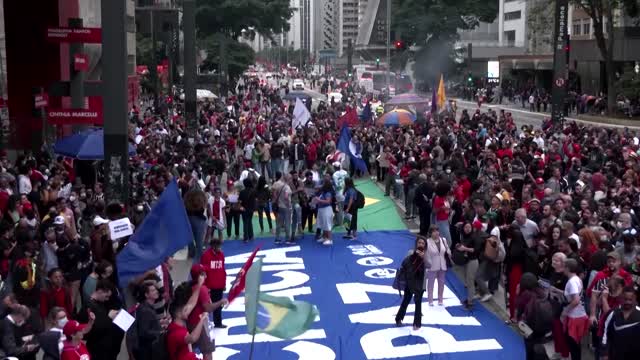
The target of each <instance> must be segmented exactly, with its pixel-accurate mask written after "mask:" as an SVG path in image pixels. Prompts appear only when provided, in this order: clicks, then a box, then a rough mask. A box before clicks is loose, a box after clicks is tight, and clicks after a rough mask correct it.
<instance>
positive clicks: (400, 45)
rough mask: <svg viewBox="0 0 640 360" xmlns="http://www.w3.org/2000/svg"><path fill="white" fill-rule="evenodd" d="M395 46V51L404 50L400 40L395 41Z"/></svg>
mask: <svg viewBox="0 0 640 360" xmlns="http://www.w3.org/2000/svg"><path fill="white" fill-rule="evenodd" d="M395 46H396V49H403V48H404V42H402V41H401V40H397V41H396V42H395Z"/></svg>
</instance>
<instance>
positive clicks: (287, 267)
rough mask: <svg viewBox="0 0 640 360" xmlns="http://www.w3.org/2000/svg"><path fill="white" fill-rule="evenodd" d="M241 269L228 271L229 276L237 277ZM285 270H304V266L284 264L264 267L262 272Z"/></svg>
mask: <svg viewBox="0 0 640 360" xmlns="http://www.w3.org/2000/svg"><path fill="white" fill-rule="evenodd" d="M240 269H241V268H233V269H227V275H236V274H237V273H239V272H240ZM284 270H304V264H282V265H278V264H276V265H264V266H262V272H268V271H284Z"/></svg>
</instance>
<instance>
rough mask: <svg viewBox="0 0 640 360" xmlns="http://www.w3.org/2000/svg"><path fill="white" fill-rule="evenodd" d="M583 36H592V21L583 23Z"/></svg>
mask: <svg viewBox="0 0 640 360" xmlns="http://www.w3.org/2000/svg"><path fill="white" fill-rule="evenodd" d="M582 34H584V35H589V34H591V21H590V20H586V21H584V22H583V23H582Z"/></svg>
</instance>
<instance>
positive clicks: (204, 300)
mask: <svg viewBox="0 0 640 360" xmlns="http://www.w3.org/2000/svg"><path fill="white" fill-rule="evenodd" d="M203 274H204V276H205V279H206V274H207V270H206V268H205V267H204V266H202V265H201V264H195V265H193V266H192V267H191V278H192V279H199V278H200V276H201V275H203ZM192 289H193V292H196V291H197V292H198V301H197V302H196V305H195V306H194V307H193V310H191V313H190V314H189V317H188V318H187V327H188V328H189V329H191V331H193V330H194V329H195V328H196V327H197V326H198V325H199V323H200V321H201V316H202V314H207V316H208V313H211V312H213V311H214V310H216V309H218V308H220V307H222V306H224V305H225V304H227V303H228V301H227V299H222V300H219V301H217V302H215V303H214V302H212V301H211V297H210V294H209V288H208V287H207V286H206V285H200V286H199V285H198V283H193V284H192ZM196 345H197V347H198V348H199V349H200V352H201V353H202V354H203V359H204V360H211V353H212V352H213V351H214V350H215V346H214V344H213V341H212V340H211V339H210V338H209V334H207V333H206V332H201V333H200V336H199V337H198V339H197V341H196Z"/></svg>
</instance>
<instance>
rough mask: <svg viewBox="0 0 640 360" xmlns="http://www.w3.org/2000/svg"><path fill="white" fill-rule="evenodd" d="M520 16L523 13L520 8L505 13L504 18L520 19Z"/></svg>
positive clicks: (507, 19) (506, 19)
mask: <svg viewBox="0 0 640 360" xmlns="http://www.w3.org/2000/svg"><path fill="white" fill-rule="evenodd" d="M520 17H522V13H521V12H520V10H518V11H512V12H508V13H504V20H505V21H509V20H518V19H520Z"/></svg>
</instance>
